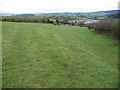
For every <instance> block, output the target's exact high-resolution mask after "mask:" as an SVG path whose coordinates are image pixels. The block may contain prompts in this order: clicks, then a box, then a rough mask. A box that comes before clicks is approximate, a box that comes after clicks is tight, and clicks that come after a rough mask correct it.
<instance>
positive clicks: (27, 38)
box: [2, 22, 118, 88]
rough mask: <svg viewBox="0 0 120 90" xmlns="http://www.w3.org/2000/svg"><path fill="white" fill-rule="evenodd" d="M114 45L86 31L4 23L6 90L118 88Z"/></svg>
mask: <svg viewBox="0 0 120 90" xmlns="http://www.w3.org/2000/svg"><path fill="white" fill-rule="evenodd" d="M115 43H116V41H113V40H110V39H107V38H106V37H104V36H101V35H98V34H96V33H94V32H91V31H90V30H88V29H87V28H84V27H77V26H76V27H75V26H69V27H65V26H55V25H50V24H39V23H14V22H3V61H2V68H3V81H2V83H3V88H51V87H52V88H115V87H117V84H118V66H117V65H118V60H117V59H118V57H117V56H118V52H117V50H118V47H117V46H114V44H115Z"/></svg>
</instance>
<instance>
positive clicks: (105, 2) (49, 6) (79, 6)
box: [0, 0, 119, 13]
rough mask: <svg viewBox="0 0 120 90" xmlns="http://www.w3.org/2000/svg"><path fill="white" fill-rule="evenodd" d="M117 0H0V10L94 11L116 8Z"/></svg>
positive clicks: (11, 11)
mask: <svg viewBox="0 0 120 90" xmlns="http://www.w3.org/2000/svg"><path fill="white" fill-rule="evenodd" d="M118 2H119V0H0V12H3V13H4V12H9V13H42V12H94V11H106V10H117V9H118Z"/></svg>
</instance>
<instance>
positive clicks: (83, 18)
mask: <svg viewBox="0 0 120 90" xmlns="http://www.w3.org/2000/svg"><path fill="white" fill-rule="evenodd" d="M71 18H75V19H77V20H90V19H89V18H87V17H79V16H71Z"/></svg>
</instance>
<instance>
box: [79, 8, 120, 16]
mask: <svg viewBox="0 0 120 90" xmlns="http://www.w3.org/2000/svg"><path fill="white" fill-rule="evenodd" d="M119 11H120V10H110V11H99V12H91V13H85V14H81V15H84V16H86V17H103V16H110V15H114V14H118V13H119Z"/></svg>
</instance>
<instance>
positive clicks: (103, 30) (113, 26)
mask: <svg viewBox="0 0 120 90" xmlns="http://www.w3.org/2000/svg"><path fill="white" fill-rule="evenodd" d="M87 27H88V28H89V29H94V31H95V32H97V33H100V34H104V35H107V36H111V37H112V38H115V39H118V19H103V20H100V21H99V22H97V23H95V24H88V25H87Z"/></svg>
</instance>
